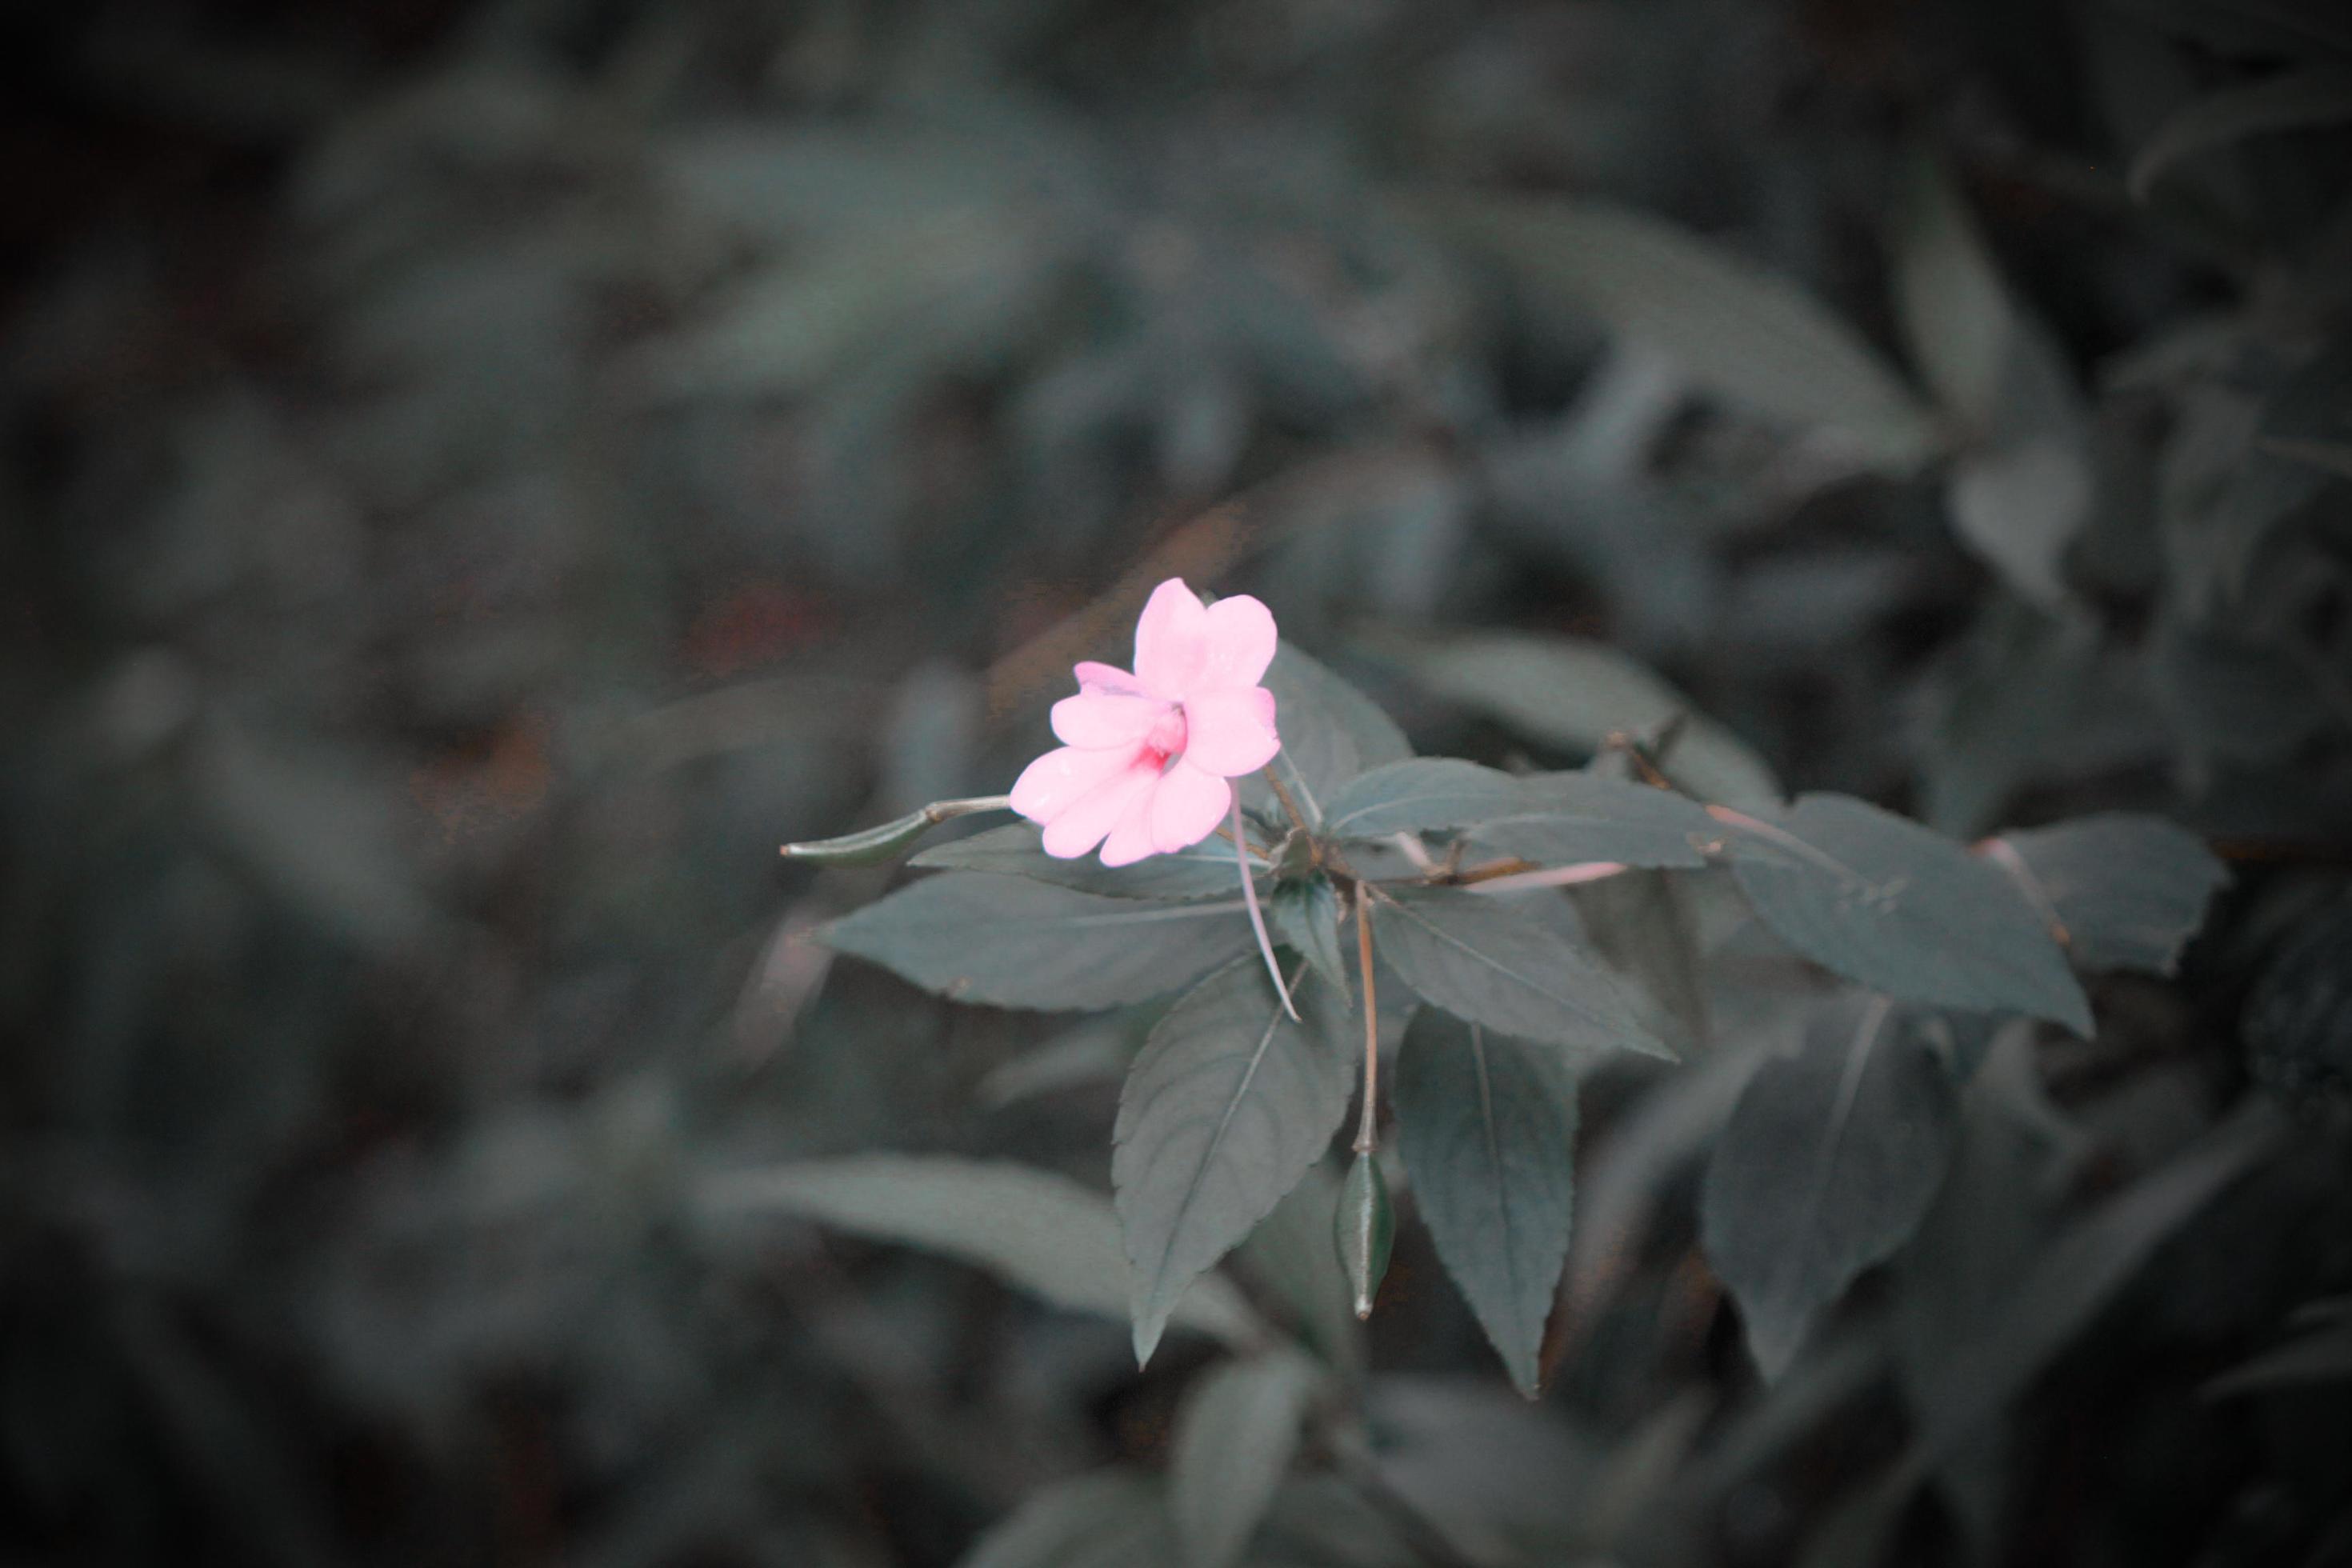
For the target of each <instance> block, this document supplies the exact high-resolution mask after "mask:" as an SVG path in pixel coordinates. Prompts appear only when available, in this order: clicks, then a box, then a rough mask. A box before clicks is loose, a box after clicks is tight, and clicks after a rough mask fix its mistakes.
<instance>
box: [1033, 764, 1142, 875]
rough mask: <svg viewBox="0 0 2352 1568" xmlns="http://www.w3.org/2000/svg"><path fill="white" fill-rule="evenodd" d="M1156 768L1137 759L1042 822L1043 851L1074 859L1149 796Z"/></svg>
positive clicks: (1099, 839)
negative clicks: (1089, 792) (1092, 790)
mask: <svg viewBox="0 0 2352 1568" xmlns="http://www.w3.org/2000/svg"><path fill="white" fill-rule="evenodd" d="M1159 777H1160V770H1159V769H1158V768H1155V767H1153V766H1152V765H1151V764H1150V763H1145V762H1140V761H1139V762H1137V763H1133V764H1131V765H1130V766H1129V767H1128V768H1127V769H1126V771H1124V772H1122V773H1115V774H1113V775H1112V776H1111V778H1110V779H1109V780H1108V782H1107V783H1104V784H1097V786H1096V787H1095V789H1094V792H1093V793H1092V794H1090V795H1087V796H1086V798H1084V799H1083V800H1080V801H1079V802H1078V803H1077V804H1076V805H1073V806H1071V807H1070V808H1069V809H1068V810H1067V811H1065V812H1063V813H1062V814H1061V815H1060V816H1056V817H1055V818H1054V820H1053V821H1051V822H1049V823H1047V824H1046V825H1045V835H1044V839H1045V853H1046V854H1048V855H1051V856H1053V857H1054V858H1055V859H1058V860H1075V859H1076V858H1078V857H1079V856H1081V855H1083V854H1085V853H1086V852H1087V850H1089V849H1092V848H1093V847H1095V846H1096V845H1097V844H1099V843H1101V842H1102V841H1103V835H1104V834H1106V833H1108V832H1109V831H1110V830H1111V829H1112V828H1114V827H1116V826H1118V825H1119V823H1120V822H1121V821H1122V820H1124V819H1125V818H1126V816H1127V815H1128V814H1129V812H1131V811H1133V810H1135V809H1136V807H1137V806H1138V805H1140V804H1142V803H1144V802H1146V801H1149V800H1150V798H1151V786H1152V784H1154V783H1155V782H1157V781H1158V779H1159Z"/></svg>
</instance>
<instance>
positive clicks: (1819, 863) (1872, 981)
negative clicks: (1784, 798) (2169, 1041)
mask: <svg viewBox="0 0 2352 1568" xmlns="http://www.w3.org/2000/svg"><path fill="white" fill-rule="evenodd" d="M1717 815H1718V817H1719V818H1721V819H1723V820H1725V821H1726V825H1727V826H1729V827H1730V828H1731V829H1732V831H1731V832H1730V833H1729V834H1728V835H1727V840H1726V847H1727V850H1728V852H1729V854H1730V857H1731V861H1732V868H1733V870H1734V872H1735V873H1736V874H1737V876H1738V879H1739V887H1740V890H1741V891H1743V892H1745V893H1746V894H1747V895H1748V902H1749V903H1750V904H1751V905H1753V906H1754V907H1755V910H1756V913H1757V914H1758V916H1759V917H1760V918H1761V919H1762V920H1763V921H1764V923H1765V924H1766V925H1768V926H1769V927H1770V928H1771V929H1772V931H1774V932H1775V933H1776V934H1777V935H1779V936H1780V939H1781V940H1782V941H1784V942H1787V943H1788V944H1789V945H1790V946H1791V947H1793V948H1795V949H1796V950H1797V951H1798V952H1801V953H1802V954H1804V955H1805V956H1806V957H1807V958H1810V959H1811V960H1812V961H1813V962H1814V963H1820V964H1823V965H1826V966H1827V967H1828V968H1831V969H1833V970H1835V971H1836V972H1837V973H1840V974H1843V975H1845V976H1846V977H1847V978H1848V979H1851V980H1856V981H1859V982H1861V983H1862V984H1864V985H1867V986H1870V987H1871V988H1872V989H1874V990H1878V991H1885V992H1886V993H1888V994H1892V995H1895V996H1899V997H1902V998H1904V999H1905V1000H1906V1001H1913V1002H1926V1003H1929V1004H1932V1005H1938V1006H1946V1007H1959V1008H1966V1009H1971V1010H1976V1011H1990V1010H1999V1009H2005V1010H2009V1011H2014V1012H2020V1013H2030V1014H2032V1015H2033V1016H2035V1017H2040V1018H2048V1019H2050V1020H2052V1021H2053V1022H2054V1023H2059V1024H2063V1025H2065V1026H2067V1027H2068V1028H2070V1029H2073V1030H2074V1032H2075V1033H2077V1034H2080V1035H2085V1036H2087V1035H2088V1034H2090V1032H2091V1008H2090V1003H2089V1002H2088V1001H2087V1000H2086V999H2085V998H2084V995H2083V988H2082V986H2081V985H2079V984H2076V983H2075V980H2074V975H2073V974H2072V973H2069V972H2068V970H2067V968H2066V959H2065V955H2064V953H2063V952H2062V951H2061V950H2060V948H2059V946H2058V943H2057V940H2056V939H2055V938H2054V937H2053V936H2052V934H2051V932H2050V929H2049V925H2048V923H2047V922H2046V921H2044V920H2043V918H2042V914H2041V912H2040V911H2039V910H2036V909H2034V907H2033V905H2032V902H2031V901H2030V900H2028V899H2027V898H2026V896H2025V893H2024V891H2023V890H2022V889H2020V888H2019V887H2018V886H2017V884H2016V883H2015V882H2014V881H2013V880H2011V879H2010V878H2009V877H2007V876H2005V875H2004V874H2003V873H2002V872H2001V871H2000V869H1999V868H1997V867H1994V866H1991V865H1989V864H1987V863H1986V862H1985V861H1984V860H1982V859H1979V858H1977V857H1976V856H1973V855H1970V854H1969V852H1968V851H1967V850H1966V849H1964V848H1962V847H1960V846H1959V845H1958V844H1955V843H1953V842H1952V841H1951V840H1950V839H1948V838H1946V837H1943V836H1942V835H1941V834H1938V833H1935V832H1931V831H1930V830H1928V829H1927V828H1925V827H1922V826H1919V825H1918V824H1917V823H1915V822H1910V821H1906V819H1904V818H1902V817H1899V816H1895V815H1893V814H1892V813H1890V812H1885V811H1881V810H1879V809H1878V808H1877V807H1876V806H1874V805H1868V804H1866V803H1864V802H1863V801H1859V800H1855V799H1853V798H1852V797H1851V796H1847V795H1806V796H1804V797H1803V798H1801V799H1800V800H1799V801H1798V802H1797V804H1796V805H1794V806H1792V807H1790V809H1789V810H1787V811H1784V812H1780V813H1777V814H1774V815H1773V816H1771V817H1770V818H1769V819H1764V818H1757V817H1742V816H1738V815H1737V814H1730V815H1728V816H1727V815H1726V814H1722V813H1718V814H1717Z"/></svg>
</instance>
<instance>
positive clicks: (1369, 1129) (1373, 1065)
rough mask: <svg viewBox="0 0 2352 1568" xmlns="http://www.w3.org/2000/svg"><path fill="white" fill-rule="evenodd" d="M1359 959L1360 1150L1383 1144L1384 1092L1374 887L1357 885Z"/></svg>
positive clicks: (1358, 1127)
mask: <svg viewBox="0 0 2352 1568" xmlns="http://www.w3.org/2000/svg"><path fill="white" fill-rule="evenodd" d="M1356 961H1357V967H1358V968H1360V970H1362V971H1363V974H1364V1112H1363V1115H1362V1117H1361V1118H1360V1120H1359V1121H1357V1122H1356V1152H1357V1153H1359V1154H1369V1153H1370V1152H1372V1151H1373V1150H1374V1149H1376V1148H1378V1147H1379V1146H1380V1140H1379V1138H1378V1136H1377V1135H1376V1134H1375V1133H1374V1131H1373V1122H1374V1119H1375V1117H1376V1116H1377V1114H1378V1111H1379V1102H1380V1092H1381V1006H1380V1002H1379V999H1378V998H1377V997H1376V996H1374V994H1373V992H1372V890H1371V889H1370V886H1369V885H1368V884H1366V883H1363V882H1359V883H1357V884H1356Z"/></svg>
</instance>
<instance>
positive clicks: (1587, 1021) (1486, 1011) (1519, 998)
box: [1372, 888, 1671, 1057]
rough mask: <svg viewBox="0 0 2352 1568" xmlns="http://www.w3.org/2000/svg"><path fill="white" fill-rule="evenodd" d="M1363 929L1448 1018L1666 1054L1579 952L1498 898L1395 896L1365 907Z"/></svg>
mask: <svg viewBox="0 0 2352 1568" xmlns="http://www.w3.org/2000/svg"><path fill="white" fill-rule="evenodd" d="M1372 931H1373V933H1374V935H1375V938H1376V940H1377V941H1378V942H1379V944H1380V952H1381V955H1382V956H1383V957H1385V958H1386V959H1387V960H1388V961H1389V962H1390V963H1391V964H1393V965H1395V966H1396V971H1397V973H1399V974H1401V975H1402V976H1403V977H1404V982H1405V984H1408V985H1410V986H1412V988H1413V989H1414V990H1415V991H1417V992H1419V993H1420V994H1422V996H1423V997H1424V998H1425V999H1427V1000H1428V1001H1430V1002H1432V1003H1433V1004H1435V1005H1438V1006H1440V1007H1443V1008H1444V1009H1445V1010H1446V1011H1447V1012H1449V1013H1451V1014H1453V1015H1454V1016H1455V1017H1457V1018H1465V1019H1467V1020H1469V1021H1470V1022H1472V1023H1475V1024H1484V1025H1486V1026H1487V1027H1488V1028H1491V1029H1499V1030H1501V1031H1502V1032H1503V1033H1505V1034H1507V1035H1517V1036H1519V1037H1522V1038H1525V1039H1530V1040H1538V1041H1542V1042H1544V1043H1546V1044H1549V1045H1555V1046H1570V1047H1584V1048H1593V1049H1622V1050H1633V1051H1640V1052H1643V1053H1644V1054H1645V1055H1649V1056H1662V1057H1670V1056H1671V1053H1670V1052H1669V1051H1668V1050H1667V1048H1666V1047H1665V1044H1664V1042H1663V1041H1661V1040H1660V1039H1658V1037H1656V1036H1655V1035H1654V1033H1653V1032H1652V1031H1651V1030H1650V1028H1649V1026H1647V1025H1646V1024H1645V1023H1644V1022H1643V1019H1642V1010H1641V1006H1640V1004H1639V1003H1638V1002H1636V1001H1635V1000H1634V999H1633V997H1632V996H1630V995H1628V994H1626V991H1625V989H1624V986H1623V984H1622V982H1621V981H1619V980H1618V978H1617V977H1616V976H1615V975H1614V974H1612V973H1610V971H1609V970H1608V969H1607V967H1605V966H1604V965H1603V964H1602V963H1601V962H1600V961H1599V960H1598V959H1597V958H1595V957H1594V956H1593V955H1592V953H1591V951H1590V950H1589V949H1584V948H1580V947H1578V946H1575V945H1572V944H1571V943H1570V941H1569V940H1568V939H1567V938H1566V937H1565V936H1563V935H1561V934H1560V932H1559V931H1558V930H1556V929H1554V928H1553V927H1552V926H1551V925H1549V924H1547V923H1545V922H1544V921H1539V920H1538V919H1535V918H1533V917H1532V916H1531V915H1530V913H1529V912H1528V911H1527V910H1521V909H1517V908H1514V907H1513V903H1512V901H1511V900H1507V899H1505V898H1502V897H1499V896H1491V895H1487V894H1483V893H1476V892H1470V891H1465V890H1464V889H1454V888H1433V889H1426V890H1418V891H1412V892H1406V893H1401V894H1399V895H1398V896H1396V897H1395V898H1394V899H1391V900H1383V901H1382V902H1381V903H1379V904H1378V905H1376V906H1375V909H1374V914H1373V921H1372Z"/></svg>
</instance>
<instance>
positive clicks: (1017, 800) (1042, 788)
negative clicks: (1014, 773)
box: [1013, 746, 1142, 823]
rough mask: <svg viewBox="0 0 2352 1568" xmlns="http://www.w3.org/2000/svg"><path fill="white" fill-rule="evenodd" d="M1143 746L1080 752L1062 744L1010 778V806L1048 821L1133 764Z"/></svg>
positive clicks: (1037, 820)
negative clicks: (1013, 778) (1011, 803)
mask: <svg viewBox="0 0 2352 1568" xmlns="http://www.w3.org/2000/svg"><path fill="white" fill-rule="evenodd" d="M1141 753H1142V748H1141V747H1140V746H1136V747H1132V748H1128V749H1124V750H1121V749H1118V748H1112V749H1110V750H1107V751H1081V750H1080V749H1079V748H1077V747H1076V746H1061V747H1057V748H1055V750H1053V751H1050V752H1046V753H1045V755H1044V756H1042V757H1040V758H1038V759H1037V760H1036V761H1035V762H1034V763H1030V764H1029V765H1028V766H1027V767H1025V768H1024V769H1022V770H1021V776H1020V777H1019V778H1017V779H1015V780H1013V810H1015V811H1017V812H1019V813H1020V814H1021V815H1022V816H1025V817H1027V818H1028V819H1029V820H1030V821H1032V822H1037V823H1045V822H1051V821H1053V820H1054V819H1055V817H1057V816H1061V815H1062V813H1064V812H1066V811H1067V810H1069V809H1070V807H1072V806H1074V805H1076V804H1077V803H1078V802H1079V801H1081V800H1084V799H1085V798H1086V797H1087V795H1090V794H1092V793H1093V792H1094V791H1095V790H1097V789H1098V788H1100V787H1101V786H1102V784H1103V783H1104V782H1105V781H1106V780H1108V779H1110V778H1112V777H1114V776H1116V775H1117V774H1118V773H1121V772H1123V771H1125V770H1126V769H1127V768H1129V767H1130V766H1132V765H1134V763H1136V761H1137V760H1138V758H1139V756H1140V755H1141Z"/></svg>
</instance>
